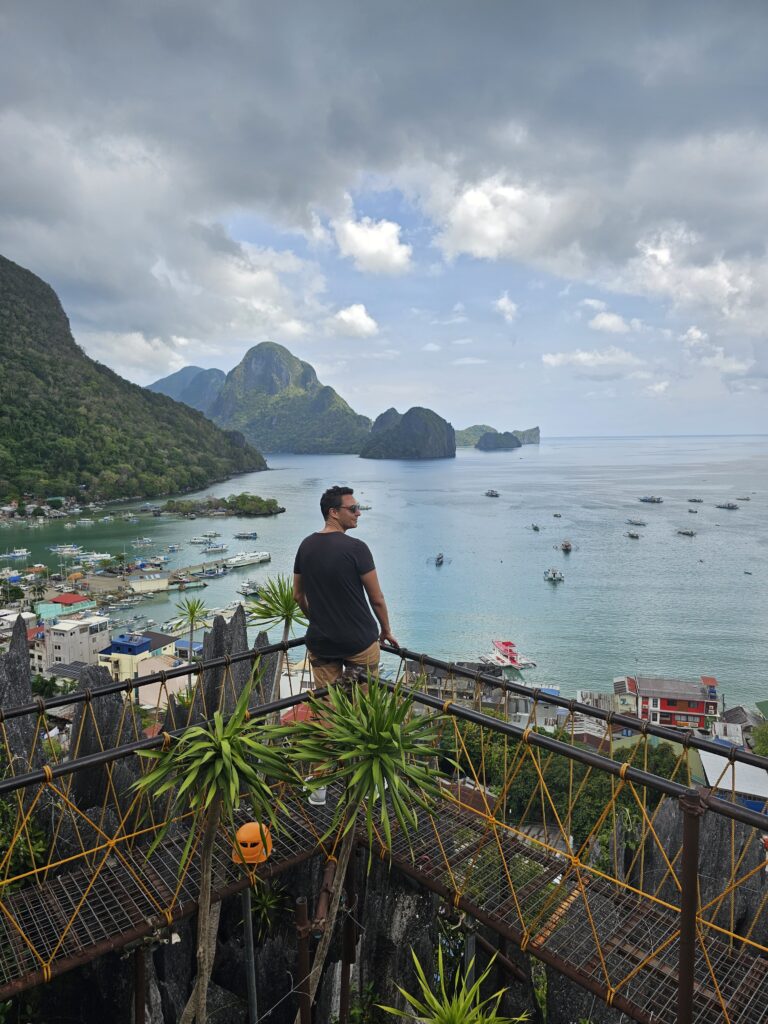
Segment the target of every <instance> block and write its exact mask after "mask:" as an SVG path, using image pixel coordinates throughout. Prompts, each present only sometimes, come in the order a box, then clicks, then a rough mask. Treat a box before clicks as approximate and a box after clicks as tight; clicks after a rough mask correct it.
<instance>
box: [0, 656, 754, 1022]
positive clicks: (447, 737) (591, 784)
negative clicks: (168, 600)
mask: <svg viewBox="0 0 768 1024" xmlns="http://www.w3.org/2000/svg"><path fill="white" fill-rule="evenodd" d="M295 644H296V642H294V643H293V644H289V645H274V647H272V648H267V649H264V650H261V651H255V650H254V651H250V652H244V653H243V655H237V656H234V655H233V656H231V657H228V658H222V659H216V660H214V661H209V662H206V663H204V664H203V665H202V666H201V668H200V672H199V676H198V686H197V687H196V690H195V693H193V694H190V695H189V700H188V704H187V707H186V709H181V708H180V707H178V706H177V705H176V704H175V702H174V701H173V700H171V701H170V702H168V703H169V709H168V711H167V712H164V714H165V718H164V720H163V721H162V726H163V727H164V729H163V731H161V733H160V735H157V736H150V737H146V736H144V735H143V729H142V724H143V721H144V719H146V709H145V712H144V714H143V715H140V714H139V711H138V708H137V705H136V702H135V701H134V700H133V699H132V692H133V691H134V690H135V688H136V681H133V682H131V683H126V684H113V685H111V686H105V687H103V688H99V689H97V690H93V691H91V692H86V693H77V694H72V695H70V696H68V697H67V698H62V697H57V698H53V699H51V700H49V701H42V700H41V701H39V702H37V703H34V704H31V705H29V706H25V707H19V708H12V709H9V708H6V709H4V710H3V712H2V718H1V719H0V730H1V732H0V737H1V738H2V741H3V743H4V746H5V758H6V760H7V763H8V765H9V769H10V770H9V772H8V773H7V775H6V778H5V779H4V780H3V781H1V782H0V801H2V802H3V806H4V807H5V809H6V816H8V814H11V815H12V817H13V818H14V825H13V836H14V838H13V841H12V842H11V843H10V844H9V846H8V849H7V850H5V851H0V999H4V998H8V997H9V996H11V995H14V994H16V993H18V992H20V991H23V990H24V989H25V988H29V987H31V986H33V985H36V984H39V983H41V982H45V981H49V980H50V979H51V978H53V977H54V976H55V975H57V974H60V973H62V972H64V971H67V970H70V969H72V968H74V967H77V966H79V965H82V964H84V963H86V962H88V961H90V960H93V959H94V958H96V957H98V956H100V955H102V954H104V953H105V952H107V951H109V950H112V949H118V948H121V947H125V946H126V945H130V944H132V943H135V942H136V941H137V940H139V939H141V938H142V937H144V936H148V935H153V934H155V933H158V934H160V933H161V932H162V930H163V929H165V928H167V927H168V926H169V925H171V924H172V923H173V922H174V921H175V920H177V919H179V918H181V917H184V916H187V915H189V914H191V913H193V912H194V911H195V908H196V901H197V896H198V889H199V868H198V861H197V857H196V855H194V854H193V856H192V857H191V858H190V859H189V861H188V863H187V865H186V867H185V870H184V871H183V872H181V873H179V871H178V865H179V862H180V859H181V850H182V847H183V844H184V840H185V838H186V832H185V822H184V820H183V819H180V820H178V821H176V822H174V823H173V824H172V826H171V829H170V830H169V832H168V834H167V836H166V838H165V839H164V840H163V842H162V843H161V844H160V845H159V846H158V847H157V849H156V850H155V851H154V852H153V854H152V855H151V856H149V857H147V854H146V850H147V848H148V846H149V842H150V840H151V838H152V836H153V835H154V833H155V832H156V830H157V828H158V827H159V826H160V825H161V824H162V816H161V815H160V814H159V813H158V808H157V807H156V806H151V805H147V803H146V798H140V797H139V796H138V795H137V794H136V793H135V791H130V790H129V788H128V783H129V782H130V780H131V779H132V778H135V777H137V776H138V774H139V772H140V770H141V765H140V764H139V763H138V762H139V760H140V759H139V758H136V757H135V756H134V755H135V753H136V751H137V750H140V749H142V748H149V747H153V746H154V747H157V746H160V745H162V744H163V743H166V744H167V743H169V742H171V741H172V735H171V734H172V733H173V732H177V733H179V732H181V731H182V730H183V726H184V722H185V721H186V720H195V718H196V719H197V720H199V719H200V718H201V717H206V716H207V714H209V713H210V712H211V711H212V710H213V709H212V707H211V692H212V691H211V690H210V688H208V689H207V691H206V683H205V680H206V676H208V677H210V675H211V674H212V673H213V674H216V673H218V680H219V691H218V692H219V695H220V696H219V705H220V706H222V707H224V708H225V709H226V707H227V706H228V703H229V706H231V700H232V698H233V696H234V694H235V693H236V690H237V677H238V672H237V667H238V664H239V663H243V664H244V665H245V668H246V675H247V674H248V671H249V667H250V666H249V662H250V661H253V660H254V659H255V658H257V657H264V656H265V655H268V654H269V653H271V652H273V651H277V650H280V649H282V647H283V646H295ZM392 653H393V654H395V653H397V655H398V656H399V657H401V663H400V672H399V675H401V676H402V677H403V683H404V685H406V686H408V685H410V684H411V683H416V684H417V685H418V684H419V683H421V684H423V685H425V690H428V691H429V692H421V691H419V692H418V693H417V694H416V705H417V706H421V707H422V708H424V709H429V710H433V711H435V712H438V713H439V714H440V716H441V717H440V719H439V721H440V722H441V736H440V740H439V743H438V745H437V748H436V758H441V757H443V758H445V757H448V756H450V757H451V758H452V759H453V760H454V761H455V762H456V763H458V764H459V765H460V769H461V772H462V773H463V778H458V777H455V778H454V780H453V781H452V782H451V783H450V784H448V785H446V786H445V787H444V789H443V794H442V800H441V806H440V807H439V810H438V813H437V814H435V815H434V816H429V815H427V814H426V813H422V814H420V818H419V826H418V829H417V830H416V832H415V834H412V835H411V836H409V837H406V836H404V835H402V834H397V833H395V834H394V835H393V841H392V844H391V846H388V845H387V844H386V843H385V842H384V840H383V837H377V840H376V850H374V851H373V852H374V853H376V854H378V855H381V856H382V857H385V858H386V857H389V858H391V860H392V863H393V865H394V866H395V867H396V868H397V869H398V870H399V871H401V872H403V873H404V874H406V875H408V876H409V877H411V878H412V879H414V880H415V881H417V882H418V883H419V884H420V885H422V886H424V887H425V888H427V889H430V890H432V891H433V892H435V893H437V894H439V895H440V896H442V897H444V899H445V900H446V901H447V902H449V903H450V904H452V905H453V906H454V907H457V908H460V909H461V910H463V911H464V912H465V913H466V914H467V915H469V916H470V917H471V918H474V919H476V920H477V921H479V922H481V923H482V924H484V925H485V926H487V927H488V928H490V929H492V930H494V931H495V932H496V933H497V934H499V935H500V936H503V937H505V938H507V939H509V940H511V941H512V942H514V943H516V944H517V945H518V946H519V947H520V948H521V949H522V950H523V951H525V952H527V953H529V954H530V955H532V956H534V957H537V958H538V959H540V960H542V961H543V962H545V963H546V964H549V965H551V966H552V967H553V968H555V969H556V970H558V971H560V972H561V973H562V974H564V975H566V976H567V977H569V978H570V979H572V980H573V981H574V982H576V983H577V984H579V985H581V986H582V987H584V988H585V989H587V990H589V991H590V992H592V993H594V994H596V995H597V996H599V997H600V998H602V999H603V1000H605V1002H606V1003H607V1004H608V1005H611V1006H613V1007H615V1008H616V1009H619V1010H621V1011H623V1012H625V1013H626V1014H628V1015H629V1016H630V1017H632V1018H634V1019H636V1020H638V1021H641V1022H654V1024H655V1022H670V1024H671V1022H673V1021H678V1020H679V1021H686V1022H687V1021H696V1022H701V1024H710V1022H712V1024H714V1022H726V1024H764V1022H765V1021H766V1020H767V1019H768V909H767V904H768V875H767V874H766V870H768V861H766V853H765V848H764V845H763V841H762V840H763V835H764V834H765V833H768V816H766V815H765V814H763V813H759V812H756V811H754V810H749V809H748V808H746V807H744V806H742V805H741V804H740V803H738V802H737V801H736V800H735V799H733V798H732V797H733V794H730V797H731V798H729V794H728V789H729V785H730V783H729V781H728V779H727V778H725V777H724V778H723V779H722V780H721V782H720V783H719V784H718V786H717V792H718V793H719V794H720V795H715V793H714V791H713V790H703V789H701V788H698V789H697V788H695V787H694V786H693V785H692V780H693V777H694V774H695V773H693V769H692V765H691V758H692V756H693V755H694V754H695V752H696V751H697V750H698V749H710V748H712V747H714V746H715V745H714V744H711V743H709V741H707V740H704V739H700V738H697V737H694V736H692V735H688V736H682V737H681V735H680V733H679V732H676V731H675V730H670V729H663V728H654V727H649V726H648V725H647V723H642V722H639V721H637V720H635V719H630V718H627V717H626V716H621V717H620V716H611V715H609V714H605V713H602V712H597V711H596V710H595V709H587V708H583V707H581V706H579V705H576V704H575V703H574V702H569V701H563V700H560V699H559V698H554V697H551V696H547V695H546V694H540V693H534V694H533V695H532V697H531V695H530V693H529V691H526V689H525V688H524V687H522V686H520V685H518V684H515V683H505V682H503V681H502V680H499V679H498V678H494V677H492V676H488V677H486V676H484V675H481V674H477V673H469V672H467V671H464V670H462V669H460V668H459V667H457V666H446V665H443V663H440V662H436V661H435V660H434V659H429V658H426V657H424V656H416V657H415V660H416V661H417V663H418V664H417V668H418V669H420V670H421V669H424V668H426V667H430V666H431V667H433V668H434V667H435V666H442V667H443V668H444V669H445V673H444V676H443V679H442V682H441V683H440V684H439V686H436V685H435V683H434V679H433V680H432V681H430V683H429V685H428V686H427V685H426V683H425V680H424V678H423V677H421V676H420V677H419V678H418V679H414V678H413V676H412V674H411V673H409V672H408V671H407V669H406V659H407V658H411V660H414V656H413V655H412V653H411V652H392ZM411 667H413V666H411ZM181 671H188V670H181ZM172 676H173V673H171V672H169V673H167V674H163V675H162V676H158V677H148V678H147V679H146V680H141V681H140V685H141V686H143V685H147V684H152V683H154V684H157V683H158V682H159V683H160V684H161V691H162V689H163V688H164V687H165V686H166V685H167V684H168V683H169V681H171V679H172ZM241 679H242V674H241ZM391 685H395V684H394V683H392V684H391ZM467 686H469V694H467ZM461 692H463V694H464V696H465V697H466V696H468V695H469V697H470V698H471V699H470V700H469V702H467V701H462V700H460V699H459V694H460V693H461ZM494 693H495V694H496V695H497V696H498V695H499V694H500V695H501V698H502V702H504V701H507V700H508V699H510V698H514V699H524V698H525V695H526V693H528V695H529V698H528V699H529V705H530V706H529V714H528V723H527V724H526V725H524V726H518V725H513V724H510V723H509V722H508V721H507V720H505V718H502V717H493V716H491V715H488V714H485V713H484V712H483V711H482V710H479V709H480V708H482V707H485V706H487V703H488V700H489V695H492V694H494ZM263 696H264V697H266V698H269V696H270V694H268V693H267V694H264V695H263ZM305 699H306V693H305V692H300V693H297V694H296V695H295V696H292V697H287V698H283V699H282V700H279V701H267V702H266V703H261V704H259V705H257V706H254V708H253V709H252V713H253V714H256V715H268V714H271V713H273V712H284V711H285V710H286V709H288V708H290V707H293V706H294V705H297V704H300V703H301V702H302V701H304V700H305ZM65 701H67V702H68V703H69V704H75V705H76V707H77V710H76V713H75V716H74V720H73V723H72V727H71V734H70V749H69V754H68V757H67V758H66V759H63V758H61V756H60V753H59V752H58V751H57V750H56V748H55V746H54V745H52V744H51V742H50V740H49V739H48V738H47V735H48V733H47V729H48V725H49V721H50V719H51V718H52V716H55V714H56V711H57V709H58V708H60V707H61V706H62V704H63V703H64V702H65ZM100 708H101V709H102V710H100ZM552 708H559V709H560V710H561V711H562V715H561V719H562V720H561V722H560V728H559V732H558V733H557V735H556V736H553V735H549V734H546V733H543V732H540V731H537V730H536V728H535V726H536V724H537V722H540V721H541V720H542V718H543V717H545V712H546V711H547V709H549V710H550V711H551V710H552ZM579 716H587V717H589V718H590V719H591V720H592V722H593V725H599V724H600V723H602V724H604V726H605V733H604V737H603V742H602V744H601V745H600V746H599V747H598V749H592V748H588V747H585V746H579V745H577V744H576V743H574V742H573V741H572V740H573V733H574V730H575V728H576V722H577V719H578V717H579ZM617 722H618V724H619V725H621V726H622V728H624V729H625V730H626V731H632V732H633V733H634V738H635V740H636V742H634V743H633V744H631V745H630V746H629V747H628V748H627V750H625V751H623V752H622V751H621V750H619V749H617V748H615V746H614V726H615V725H616V724H617ZM569 730H570V732H571V737H570V738H569V735H568V733H569ZM107 733H108V734H109V735H107ZM659 740H671V741H676V743H677V746H676V748H674V752H670V753H668V755H667V757H668V770H667V772H666V773H665V774H664V775H662V774H655V773H654V772H653V771H652V770H651V769H652V768H653V767H654V766H656V767H658V765H657V762H658V747H656V746H654V743H656V742H657V741H659ZM20 742H24V743H26V756H25V763H24V764H23V768H24V770H23V771H19V770H18V769H19V765H20V763H21V761H20V756H19V749H18V748H19V743H20ZM718 749H721V748H718ZM655 752H656V753H655ZM730 756H731V761H730V762H729V763H731V764H733V763H735V762H738V761H740V760H741V761H745V762H747V763H748V764H751V765H752V766H754V767H759V768H763V769H765V768H768V761H766V760H764V759H761V758H759V757H756V756H755V755H751V754H749V753H748V752H740V751H734V752H732V754H731V755H730ZM13 769H16V771H15V772H14V771H13ZM724 776H725V772H724ZM339 795H340V794H338V793H336V794H330V797H329V804H328V806H326V807H314V806H311V805H309V804H308V803H307V801H306V799H305V795H304V794H303V793H301V792H295V791H293V790H291V789H284V790H282V791H281V796H282V798H283V800H284V802H285V805H286V811H285V812H284V813H281V815H280V826H281V827H280V828H279V830H278V832H277V835H276V841H275V844H274V849H273V853H272V856H271V858H270V860H269V861H268V862H267V863H266V864H265V865H261V866H259V868H258V869H256V870H257V872H258V875H259V876H260V877H267V876H274V875H277V874H279V873H281V872H282V871H285V870H286V869H287V868H289V867H291V866H293V865H295V864H297V863H299V862H301V861H302V860H306V859H308V858H310V857H312V856H313V855H315V854H318V853H319V854H320V855H323V856H326V857H330V856H331V855H332V854H333V850H334V843H335V841H336V840H334V839H331V840H328V841H325V842H324V841H323V840H322V836H323V835H324V833H325V831H326V829H327V826H328V822H329V821H330V814H331V810H332V806H333V800H334V799H336V798H338V797H339ZM41 821H44V822H45V823H46V828H45V830H41ZM702 822H704V825H703V826H702ZM702 827H703V828H704V830H705V831H704V833H703V834H705V835H706V836H707V837H708V839H707V841H708V843H712V844H714V845H715V846H717V850H718V851H720V852H722V856H719V857H718V859H717V870H716V871H712V870H711V869H708V870H704V869H703V866H704V867H705V864H704V862H705V859H706V856H705V855H706V853H707V851H702V848H701V844H700V842H699V835H700V830H701V829H702ZM359 838H360V842H361V843H363V842H365V837H364V836H363V835H362V834H361V835H360V837H359ZM707 863H709V862H707ZM214 879H215V883H214V886H215V891H216V894H217V896H218V897H223V896H226V895H228V894H230V893H233V892H235V891H237V890H238V889H242V888H244V887H245V886H246V885H248V884H250V881H251V879H250V878H249V875H248V874H247V873H246V870H245V869H244V868H243V866H242V865H241V864H239V863H235V862H233V858H232V836H231V835H229V834H227V833H226V831H224V830H222V832H221V834H220V835H219V837H218V840H217V848H216V855H215V870H214Z"/></svg>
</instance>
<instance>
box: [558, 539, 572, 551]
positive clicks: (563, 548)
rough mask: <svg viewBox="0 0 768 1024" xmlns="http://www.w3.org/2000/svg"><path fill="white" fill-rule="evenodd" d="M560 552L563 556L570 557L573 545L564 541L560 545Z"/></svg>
mask: <svg viewBox="0 0 768 1024" xmlns="http://www.w3.org/2000/svg"><path fill="white" fill-rule="evenodd" d="M560 550H561V551H562V552H563V553H564V554H566V555H570V553H571V552H572V551H573V544H571V542H570V541H569V540H564V541H563V543H562V544H561V545H560Z"/></svg>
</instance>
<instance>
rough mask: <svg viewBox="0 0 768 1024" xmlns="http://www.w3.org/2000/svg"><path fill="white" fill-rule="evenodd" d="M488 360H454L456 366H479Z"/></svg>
mask: <svg viewBox="0 0 768 1024" xmlns="http://www.w3.org/2000/svg"><path fill="white" fill-rule="evenodd" d="M487 362H488V360H487V359H475V357H474V356H462V357H461V359H454V360H453V365H454V366H479V365H480V364H481V363H487Z"/></svg>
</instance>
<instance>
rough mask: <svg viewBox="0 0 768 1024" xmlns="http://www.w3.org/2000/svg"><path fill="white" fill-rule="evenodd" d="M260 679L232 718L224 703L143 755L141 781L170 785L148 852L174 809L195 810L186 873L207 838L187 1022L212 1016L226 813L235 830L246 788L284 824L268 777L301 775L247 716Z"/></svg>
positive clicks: (265, 818) (153, 790)
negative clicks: (215, 872)
mask: <svg viewBox="0 0 768 1024" xmlns="http://www.w3.org/2000/svg"><path fill="white" fill-rule="evenodd" d="M252 689H253V680H251V682H249V683H248V685H247V686H246V687H245V688H244V689H243V692H242V694H241V695H240V698H239V700H238V702H237V706H236V707H235V710H234V711H233V713H232V716H231V717H230V719H229V721H227V722H225V721H224V719H223V716H222V714H221V712H220V711H216V712H214V715H213V719H212V721H211V722H207V723H205V724H204V725H196V726H191V727H190V728H188V729H186V730H185V732H184V733H183V735H182V736H181V738H180V739H179V740H178V741H177V742H176V743H175V744H173V745H172V746H171V747H170V748H169V749H168V750H163V751H157V750H143V751H139V754H140V756H142V757H147V758H150V759H152V760H153V761H154V762H155V766H154V768H152V769H151V770H150V771H149V772H148V773H147V774H146V775H144V776H143V777H142V778H141V779H139V780H138V781H137V782H136V783H134V787H135V788H136V789H138V790H139V791H140V792H142V793H146V794H147V795H148V796H149V797H150V798H152V799H157V798H158V797H161V796H163V795H164V794H166V793H168V794H169V795H170V806H169V807H168V809H167V812H166V814H165V824H164V825H163V827H162V828H161V829H160V831H159V832H158V833H157V836H156V837H155V839H154V841H153V843H152V845H151V847H150V849H149V852H148V854H147V857H148V858H149V857H151V855H152V853H153V852H154V850H155V849H156V847H157V846H158V845H159V844H160V843H161V842H162V840H163V839H164V837H165V834H166V832H167V829H168V827H169V825H170V823H171V821H172V820H173V818H174V817H176V816H178V815H181V814H184V813H185V812H186V811H191V812H192V815H193V817H192V824H191V825H190V828H189V835H188V836H187V840H186V843H185V845H184V850H183V853H182V857H181V862H180V864H179V873H180V874H181V873H182V872H183V870H184V868H185V866H186V864H187V862H188V861H189V858H190V854H191V852H192V848H193V842H194V840H195V837H196V835H197V834H198V833H199V832H200V831H202V838H201V840H200V895H199V899H198V915H197V978H196V981H195V985H194V988H193V990H192V993H191V995H190V997H189V1000H188V1002H187V1005H186V1007H185V1008H184V1012H183V1013H182V1015H181V1018H180V1024H190V1022H191V1021H193V1020H197V1022H198V1024H205V1021H206V1004H207V994H208V982H209V980H210V975H211V970H212V968H213V948H214V944H215V938H216V935H215V932H216V928H217V927H218V914H216V915H215V916H214V915H213V914H212V911H211V889H212V885H211V871H212V866H213V848H214V843H215V840H216V833H217V830H218V828H219V824H220V822H221V820H222V818H223V819H224V820H225V821H226V822H227V824H228V825H229V826H230V829H231V830H232V831H233V832H234V815H235V811H236V810H237V809H238V808H239V807H240V801H241V796H240V793H241V790H242V789H243V788H245V790H246V791H247V794H248V798H249V802H250V808H251V812H252V814H253V817H254V818H255V820H257V821H259V822H260V823H261V824H265V823H266V822H269V824H270V825H271V827H272V828H276V827H277V815H276V808H282V806H283V805H282V803H281V801H280V799H279V798H278V797H277V796H276V795H275V794H274V793H273V791H272V789H271V788H270V785H269V783H268V781H267V780H272V781H275V782H280V781H282V782H291V781H294V780H296V779H297V776H296V775H295V772H294V771H293V769H292V768H291V767H290V765H289V764H288V762H287V760H286V758H285V752H284V749H283V748H282V747H279V746H271V745H270V743H269V739H270V735H269V728H268V727H267V726H265V725H264V723H263V721H262V720H261V719H258V718H250V719H247V718H246V713H247V711H248V702H249V699H250V696H251V692H252Z"/></svg>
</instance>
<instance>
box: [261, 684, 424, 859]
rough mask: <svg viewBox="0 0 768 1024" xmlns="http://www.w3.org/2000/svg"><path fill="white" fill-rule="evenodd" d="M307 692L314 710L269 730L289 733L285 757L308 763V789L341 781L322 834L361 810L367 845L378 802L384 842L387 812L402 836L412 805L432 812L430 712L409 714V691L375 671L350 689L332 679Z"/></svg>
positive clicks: (413, 813) (410, 825)
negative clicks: (319, 691)
mask: <svg viewBox="0 0 768 1024" xmlns="http://www.w3.org/2000/svg"><path fill="white" fill-rule="evenodd" d="M309 700H310V704H311V706H312V709H313V714H314V717H313V718H311V719H309V720H306V721H303V722H297V723H296V724H295V725H289V726H284V727H282V728H281V729H279V730H276V731H278V732H279V733H281V734H282V735H284V736H285V737H286V738H287V739H288V742H289V746H288V757H289V758H290V759H291V760H292V761H296V762H305V763H306V762H309V763H311V764H313V765H315V775H314V777H313V779H311V780H310V781H309V782H308V783H307V786H308V788H309V789H310V790H312V789H316V788H319V787H321V786H327V785H330V784H332V783H334V782H340V783H342V784H343V785H344V799H343V800H341V801H339V802H338V803H337V804H336V807H335V810H334V813H333V816H332V821H331V824H330V825H329V827H328V831H327V835H330V834H331V833H332V832H335V831H336V829H338V828H339V827H340V826H341V827H342V829H343V832H344V834H346V833H347V832H348V831H349V830H350V829H351V828H353V826H354V824H355V820H356V818H357V814H358V811H362V813H363V815H364V820H365V825H366V830H367V833H368V841H369V850H371V849H372V847H373V838H374V835H373V833H374V820H375V817H376V809H377V806H378V819H379V824H380V826H381V829H382V832H383V836H384V838H385V839H386V843H387V846H389V847H390V848H391V842H392V825H393V821H392V818H391V814H393V815H394V819H395V820H396V822H397V824H398V825H399V826H400V829H401V830H402V832H403V835H404V836H406V838H409V837H410V835H411V833H412V832H413V831H414V830H415V829H416V827H417V824H418V820H417V808H422V809H423V810H424V811H426V812H427V813H430V814H431V813H433V810H434V807H435V803H436V800H437V798H438V796H439V792H440V787H439V785H438V782H437V780H436V778H435V776H434V774H433V772H432V771H431V770H430V768H429V760H430V759H431V758H434V756H435V741H436V738H437V728H436V726H435V716H427V715H413V714H412V713H411V708H412V703H413V702H412V699H411V698H409V697H407V696H404V695H403V693H402V691H401V690H400V688H399V687H396V688H395V689H394V690H390V689H388V688H387V687H386V686H384V685H383V683H381V682H380V681H379V680H378V679H377V678H372V679H370V680H369V682H368V683H367V685H365V686H360V685H359V684H357V683H355V684H353V685H352V688H351V692H350V693H349V694H347V693H346V692H345V691H344V689H343V688H342V687H340V686H333V687H330V688H329V691H328V696H327V698H325V700H317V699H316V698H315V697H310V699H309Z"/></svg>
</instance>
